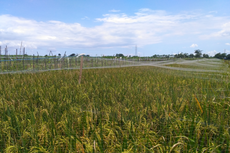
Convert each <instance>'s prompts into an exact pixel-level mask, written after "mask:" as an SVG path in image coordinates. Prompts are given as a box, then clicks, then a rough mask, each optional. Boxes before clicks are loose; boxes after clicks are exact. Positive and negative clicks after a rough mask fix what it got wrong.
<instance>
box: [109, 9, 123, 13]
mask: <svg viewBox="0 0 230 153" xmlns="http://www.w3.org/2000/svg"><path fill="white" fill-rule="evenodd" d="M109 12H114V13H116V12H120V10H115V9H112V10H109Z"/></svg>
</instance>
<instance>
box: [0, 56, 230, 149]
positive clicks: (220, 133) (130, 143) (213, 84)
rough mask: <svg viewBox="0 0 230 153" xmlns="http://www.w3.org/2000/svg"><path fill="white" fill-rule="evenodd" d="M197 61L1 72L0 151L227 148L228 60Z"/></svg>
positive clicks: (229, 109)
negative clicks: (194, 64)
mask: <svg viewBox="0 0 230 153" xmlns="http://www.w3.org/2000/svg"><path fill="white" fill-rule="evenodd" d="M202 63H203V64H207V63H209V64H210V63H212V64H213V65H214V66H213V67H214V69H213V71H210V72H206V71H195V70H194V69H196V68H193V69H192V70H191V71H185V70H183V71H182V70H176V69H174V70H173V69H169V67H173V66H174V65H173V64H172V65H171V66H165V65H167V64H170V62H168V63H166V64H162V65H160V64H155V65H154V64H151V63H148V65H145V66H144V65H143V66H139V67H124V68H108V69H86V70H83V76H82V80H81V84H78V77H79V70H59V71H49V72H40V73H16V74H2V75H0V152H19V153H21V152H23V153H24V152H44V153H48V152H60V153H62V152H76V153H77V152H81V153H88V152H90V153H91V152H94V153H95V152H109V153H110V152H124V153H125V152H126V153H128V152H137V153H139V152H156V153H158V152H159V153H161V152H162V153H165V152H168V153H169V152H183V153H184V152H185V153H194V152H229V151H230V140H229V139H230V130H229V127H230V125H229V124H230V123H229V121H230V93H229V90H230V82H229V77H230V74H229V68H228V65H227V63H224V62H223V61H221V60H217V61H214V62H213V61H211V60H207V61H202ZM215 63H216V64H215ZM180 64H182V63H180ZM216 65H221V67H222V65H223V67H224V68H223V69H219V71H216V68H215V67H216ZM160 66H161V67H160ZM175 68H177V67H175ZM189 68H190V67H187V68H185V69H187V70H189ZM199 70H202V69H199Z"/></svg>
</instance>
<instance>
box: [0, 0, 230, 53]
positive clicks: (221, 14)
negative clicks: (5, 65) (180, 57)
mask: <svg viewBox="0 0 230 153" xmlns="http://www.w3.org/2000/svg"><path fill="white" fill-rule="evenodd" d="M229 6H230V1H229V0H193V1H188V0H187V1H186V0H177V1H176V0H174V1H173V0H159V1H156V0H109V1H108V0H84V1H83V0H81V1H80V0H20V1H19V0H0V45H1V46H2V48H5V46H6V45H7V46H8V49H9V53H10V54H14V53H15V50H16V49H17V48H20V44H21V41H22V42H23V46H25V47H26V52H27V54H37V52H39V54H40V55H45V54H48V53H49V51H50V50H52V52H53V53H54V54H58V53H61V54H62V55H63V54H64V52H65V51H66V52H67V54H71V53H86V54H89V55H91V56H95V55H114V54H116V53H123V54H125V55H134V54H135V45H137V46H138V55H140V56H152V55H154V54H175V53H180V52H184V53H193V52H194V50H195V49H201V50H203V53H208V54H210V55H213V54H215V53H218V52H224V50H225V51H226V52H227V53H230V9H229ZM2 52H3V51H2Z"/></svg>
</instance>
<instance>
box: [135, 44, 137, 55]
mask: <svg viewBox="0 0 230 153" xmlns="http://www.w3.org/2000/svg"><path fill="white" fill-rule="evenodd" d="M135 55H136V56H137V45H136V47H135Z"/></svg>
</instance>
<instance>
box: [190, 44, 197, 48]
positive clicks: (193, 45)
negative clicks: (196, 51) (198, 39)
mask: <svg viewBox="0 0 230 153" xmlns="http://www.w3.org/2000/svg"><path fill="white" fill-rule="evenodd" d="M190 47H192V48H194V47H198V45H197V44H192V45H191V46H190Z"/></svg>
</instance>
